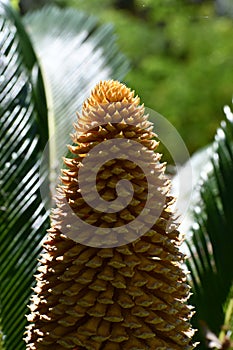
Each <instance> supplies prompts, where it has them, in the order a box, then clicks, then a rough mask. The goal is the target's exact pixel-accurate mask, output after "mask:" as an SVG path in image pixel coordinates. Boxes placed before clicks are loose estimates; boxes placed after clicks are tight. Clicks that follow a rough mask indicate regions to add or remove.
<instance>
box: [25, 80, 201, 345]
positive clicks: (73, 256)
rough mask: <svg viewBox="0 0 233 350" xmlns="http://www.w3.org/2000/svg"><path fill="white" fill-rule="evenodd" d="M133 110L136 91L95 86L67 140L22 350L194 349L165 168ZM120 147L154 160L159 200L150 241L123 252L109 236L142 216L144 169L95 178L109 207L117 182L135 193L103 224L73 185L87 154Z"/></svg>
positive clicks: (125, 240) (117, 164)
mask: <svg viewBox="0 0 233 350" xmlns="http://www.w3.org/2000/svg"><path fill="white" fill-rule="evenodd" d="M139 102H140V101H139V98H138V97H134V92H133V91H131V90H130V89H129V88H127V87H126V86H125V85H123V84H121V83H119V82H117V81H112V80H111V81H104V82H100V83H99V84H98V85H97V86H96V87H95V88H94V90H93V91H92V93H91V96H90V98H89V99H87V100H86V101H85V102H84V104H83V110H82V115H80V116H79V118H78V122H77V124H76V125H75V134H74V135H72V137H73V141H74V144H75V145H73V146H69V149H70V151H71V152H72V153H73V157H72V158H71V159H68V158H65V159H64V162H65V164H66V167H67V168H66V169H65V170H63V177H62V182H63V184H62V186H60V187H59V189H58V190H57V198H56V201H57V208H56V209H55V210H54V211H53V214H52V216H51V222H52V223H51V228H50V229H49V230H48V236H47V239H46V241H45V243H44V244H43V248H44V253H43V254H42V257H41V261H40V262H41V264H40V266H39V268H38V274H37V276H36V279H37V285H36V287H35V288H34V292H35V294H34V295H33V297H32V300H31V305H30V311H31V313H30V315H29V316H28V321H29V322H30V324H29V326H28V327H27V332H26V343H27V350H29V349H30V350H34V349H38V350H47V349H54V350H61V349H73V350H83V349H88V350H129V349H130V350H145V349H149V350H152V349H153V350H168V349H169V350H189V349H193V348H194V347H195V345H193V344H192V340H191V339H192V335H193V330H192V329H191V326H190V322H189V321H190V317H191V316H192V307H190V306H188V305H187V304H186V301H187V299H188V297H189V287H188V285H187V284H186V274H185V273H184V271H183V270H182V267H181V264H182V262H183V259H184V256H183V254H182V253H181V252H180V251H179V245H180V243H181V238H180V233H179V231H178V230H177V224H176V223H175V219H174V218H173V214H172V212H171V209H170V207H171V204H172V203H173V198H172V197H171V196H169V194H168V192H169V181H168V180H167V179H166V176H165V175H164V167H165V166H164V164H161V163H160V162H159V160H160V155H159V154H158V153H156V152H154V150H155V149H156V147H157V144H158V143H157V142H156V141H154V140H152V138H154V137H155V135H154V134H153V133H152V131H151V130H152V127H151V123H150V122H148V120H147V116H146V115H144V107H143V105H139ZM100 124H101V125H100ZM117 138H118V139H119V138H125V139H130V140H134V141H137V142H139V143H140V144H141V145H142V147H144V148H145V149H146V150H147V152H148V154H149V156H150V157H151V154H153V158H152V159H153V162H151V164H147V166H148V167H149V168H151V169H152V170H153V171H152V175H153V177H154V184H155V185H156V190H157V191H158V193H160V196H161V197H162V198H163V199H164V202H163V207H162V210H161V213H160V214H159V216H158V217H152V216H151V215H150V212H148V216H147V219H146V220H148V221H150V222H151V225H150V228H149V229H148V231H147V232H145V233H144V234H143V235H141V236H140V237H139V236H135V237H134V238H135V239H134V240H133V236H132V237H131V238H130V237H128V236H127V232H126V233H124V230H123V231H122V232H123V233H122V236H121V238H120V239H121V242H122V244H121V245H119V244H117V239H118V238H117V236H116V235H115V236H114V235H113V234H112V231H111V228H113V227H122V228H124V226H125V225H126V224H127V223H128V222H130V221H132V220H134V219H135V218H136V217H137V216H138V215H139V214H140V212H141V211H142V208H143V207H144V205H145V202H146V200H147V196H148V188H147V179H146V178H145V174H144V173H143V171H142V170H141V168H140V167H138V166H137V164H135V163H134V162H131V161H130V160H126V159H115V160H112V161H108V162H106V164H104V166H102V167H101V169H100V170H99V172H98V176H97V178H96V184H97V189H98V192H99V194H100V195H101V196H102V198H103V199H104V200H105V201H109V202H111V201H112V200H114V199H116V197H117V192H116V184H117V182H118V181H119V180H122V179H126V180H130V181H131V183H132V185H133V189H134V196H133V199H132V201H131V202H130V204H128V206H127V208H125V209H122V210H120V211H119V212H117V213H115V212H114V213H107V214H105V213H103V212H101V211H98V210H96V209H94V208H92V207H91V206H90V205H89V204H87V203H86V202H85V201H84V199H83V198H82V195H81V192H80V189H79V182H78V180H77V179H78V173H79V169H80V166H81V163H82V160H83V159H84V158H85V156H86V155H87V154H88V152H89V151H90V150H91V149H92V148H93V147H95V146H96V145H98V144H100V143H101V142H103V141H105V140H108V139H117ZM150 157H149V158H148V159H151V158H150ZM146 161H147V159H145V162H146ZM94 166H95V164H93V167H94ZM87 177H88V174H87ZM67 203H68V204H69V206H68V207H69V208H70V210H67ZM70 212H71V213H70ZM74 213H75V215H77V216H78V217H79V218H80V219H81V220H83V221H85V222H87V223H88V224H89V225H92V226H94V227H95V228H96V232H97V234H96V235H93V236H92V235H91V234H90V233H89V232H88V230H87V232H83V231H81V230H78V228H77V227H76V226H75V225H72V217H73V216H74ZM142 226H143V223H142ZM101 228H109V235H111V234H112V237H111V240H112V247H106V246H105V245H104V242H102V241H101V239H102V238H101V234H100V237H99V239H96V236H97V237H98V232H99V231H98V230H100V231H101ZM130 234H131V235H132V232H131V233H130ZM76 238H77V239H76ZM79 238H80V239H79ZM98 241H99V247H98ZM79 242H81V243H79ZM114 242H115V243H116V244H115V243H114ZM102 243H103V244H102ZM101 244H102V245H101ZM114 244H115V246H114Z"/></svg>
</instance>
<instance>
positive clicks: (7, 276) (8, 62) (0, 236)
mask: <svg viewBox="0 0 233 350" xmlns="http://www.w3.org/2000/svg"><path fill="white" fill-rule="evenodd" d="M0 35H1V37H0V46H1V49H0V51H1V63H0V77H1V85H0V100H1V109H0V120H1V129H0V138H1V147H0V148H1V158H0V183H1V196H0V210H1V215H0V247H1V253H0V266H1V270H0V279H1V283H0V284H1V291H0V297H1V299H0V306H1V323H2V330H3V334H4V344H5V347H6V349H9V350H10V349H12V350H13V349H17V350H20V349H24V348H25V346H24V343H23V341H22V334H23V331H24V327H25V323H26V319H25V317H24V314H25V311H26V304H27V302H28V298H29V295H30V293H31V292H30V287H31V285H32V282H33V276H32V274H33V271H34V269H35V267H36V258H37V256H38V253H39V251H40V241H41V239H42V238H43V236H44V231H45V229H46V227H47V225H48V213H46V211H45V209H44V207H43V205H42V203H41V199H40V192H39V175H38V171H39V165H40V157H41V154H42V150H43V148H44V146H45V140H46V138H47V135H48V128H47V123H44V120H46V115H43V118H44V120H43V118H42V115H41V109H39V108H37V107H38V104H37V99H36V96H38V95H40V103H42V105H43V106H44V107H45V110H46V100H45V99H43V96H44V93H43V85H42V82H41V80H40V71H39V68H38V65H37V62H36V57H35V54H34V52H33V49H32V46H31V44H30V41H29V39H28V37H27V34H26V33H25V32H24V30H23V27H22V26H21V25H20V20H19V18H18V17H17V15H16V14H15V13H14V12H13V11H12V10H11V8H10V7H8V6H7V5H5V4H4V3H2V2H1V3H0ZM22 42H23V44H22ZM33 72H37V76H36V77H35V78H34V82H33V79H32V74H34V73H33ZM42 127H43V130H44V133H43V136H41V135H40V130H41V129H42Z"/></svg>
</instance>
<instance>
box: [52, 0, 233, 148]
mask: <svg viewBox="0 0 233 350" xmlns="http://www.w3.org/2000/svg"><path fill="white" fill-rule="evenodd" d="M54 1H55V2H56V4H58V5H60V6H68V5H69V6H74V7H76V8H78V9H82V10H85V11H87V12H88V13H93V14H95V15H96V14H98V18H100V21H101V22H112V23H114V26H115V31H116V33H117V36H118V43H119V47H120V48H121V50H122V51H123V52H124V53H125V54H126V55H127V56H128V57H129V58H130V60H131V65H132V66H131V70H130V72H129V73H128V75H126V77H125V82H126V83H127V84H128V85H129V86H130V87H132V88H134V89H135V90H136V92H137V93H138V94H139V95H140V97H141V99H142V101H143V102H144V104H145V105H146V106H147V107H149V108H151V109H154V110H156V111H157V112H159V113H160V114H162V115H164V116H165V117H166V118H168V120H170V121H171V122H172V123H173V125H174V126H175V127H176V128H177V130H178V131H179V133H180V134H181V136H182V137H183V139H184V141H185V143H186V144H187V147H188V149H189V151H190V152H191V153H193V152H194V151H196V150H197V149H198V148H200V147H202V146H204V145H206V144H207V143H209V142H210V141H211V140H212V139H213V136H214V133H215V130H216V127H217V126H218V125H219V122H220V120H221V119H222V118H223V113H222V110H221V109H222V106H224V105H225V104H229V103H230V100H231V97H232V80H231V79H229V78H230V76H232V71H233V55H232V52H233V40H232V37H233V20H232V18H230V17H227V16H219V14H218V13H217V11H216V6H215V5H214V1H198V2H194V1H188V0H180V1H179V0H156V1H154V0H144V1H143V0H140V1H139V0H138V1H134V2H133V1H113V0H102V1H101V7H100V2H99V1H98V0H92V1H83V0H54ZM124 3H125V4H126V3H128V7H129V9H123V8H121V9H119V7H124ZM133 3H134V6H133V5H131V7H130V4H133Z"/></svg>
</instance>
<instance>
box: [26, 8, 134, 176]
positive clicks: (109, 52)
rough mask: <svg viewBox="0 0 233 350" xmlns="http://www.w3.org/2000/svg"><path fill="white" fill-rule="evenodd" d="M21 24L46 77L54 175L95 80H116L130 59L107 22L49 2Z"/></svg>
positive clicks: (124, 70) (120, 77) (125, 69)
mask: <svg viewBox="0 0 233 350" xmlns="http://www.w3.org/2000/svg"><path fill="white" fill-rule="evenodd" d="M45 19H49V20H45ZM58 19H59V25H58V23H57V22H58ZM24 22H25V25H26V28H27V29H28V32H29V33H30V37H31V38H32V40H33V43H34V47H35V50H36V52H37V55H38V58H39V60H40V63H41V67H42V71H43V76H44V78H45V83H46V92H47V98H48V104H49V132H50V155H51V160H52V162H51V169H50V170H51V174H52V173H53V171H54V170H55V172H56V174H55V175H53V178H57V177H58V176H57V175H58V174H59V172H60V168H61V165H62V163H61V162H62V156H63V155H64V154H66V153H67V148H66V144H67V143H70V136H69V134H70V133H71V132H72V131H73V130H72V125H73V123H74V122H75V121H76V112H77V111H80V109H81V105H82V102H83V101H84V100H85V99H86V98H87V96H88V95H89V93H90V90H91V89H92V87H93V86H95V85H96V84H97V83H98V82H99V81H100V80H105V79H108V78H109V77H111V78H112V79H119V80H121V79H122V78H123V76H124V75H125V74H126V72H127V70H128V68H129V62H128V60H127V59H126V58H125V56H123V55H122V54H121V53H120V52H119V50H118V48H117V46H116V43H115V35H114V33H113V28H112V26H111V25H110V24H107V25H101V26H100V25H98V21H97V18H95V17H93V16H91V17H90V16H89V15H87V14H86V13H84V12H80V11H78V10H75V9H73V8H72V9H71V8H67V9H59V8H58V7H50V6H48V7H45V8H43V9H42V10H40V11H35V12H32V13H30V14H27V15H26V16H25V18H24ZM41 23H43V25H41ZM48 43H49V45H48Z"/></svg>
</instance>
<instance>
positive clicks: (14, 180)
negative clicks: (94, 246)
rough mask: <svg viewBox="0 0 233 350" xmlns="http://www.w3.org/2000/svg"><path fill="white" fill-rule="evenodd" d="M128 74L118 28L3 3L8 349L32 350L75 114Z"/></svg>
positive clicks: (0, 256) (0, 109)
mask: <svg viewBox="0 0 233 350" xmlns="http://www.w3.org/2000/svg"><path fill="white" fill-rule="evenodd" d="M26 29H27V31H28V32H26ZM28 33H29V34H28ZM110 47H111V50H110V49H109V48H110ZM127 69H128V62H127V60H126V59H125V57H124V56H123V55H122V54H121V53H119V50H118V48H117V47H116V45H115V38H114V34H113V30H112V28H111V26H109V25H104V26H100V25H99V24H98V21H97V19H96V18H93V17H92V16H89V15H87V14H85V13H82V12H79V11H76V10H74V9H72V10H70V9H66V10H60V9H58V8H56V7H46V8H44V9H41V10H40V11H38V12H35V13H31V14H28V15H26V17H24V18H23V19H22V18H20V17H19V15H18V14H17V13H15V12H14V11H13V10H12V8H11V7H10V5H9V4H8V2H7V1H0V152H1V156H0V310H1V314H0V323H1V325H0V326H1V330H2V337H1V336H0V338H3V343H4V348H5V349H7V350H23V349H25V343H24V341H23V333H24V330H25V324H26V318H25V313H26V310H27V304H28V302H29V298H30V295H31V292H32V291H31V286H32V284H33V280H34V278H33V273H34V272H35V269H36V265H37V257H38V255H39V253H40V251H41V242H42V240H43V238H44V236H45V233H46V229H47V228H48V227H49V220H48V212H49V211H48V206H47V209H46V208H45V207H44V204H45V203H48V202H49V201H50V187H51V185H52V186H54V184H53V183H52V181H51V178H50V174H51V170H54V168H55V167H56V166H57V165H56V160H57V159H59V158H60V156H59V155H60V154H61V153H62V151H61V150H62V149H63V147H65V144H66V143H67V142H68V141H67V140H66V138H67V139H68V140H69V132H71V131H72V123H73V121H74V120H75V111H76V110H78V109H79V108H80V106H81V103H82V101H83V100H84V98H86V96H87V92H88V90H89V87H90V86H93V85H94V84H95V83H97V81H99V80H100V79H106V78H109V77H114V78H117V79H122V77H123V75H124V74H125V73H126V71H127ZM74 97H75V98H74ZM54 135H55V136H54ZM53 136H54V138H53ZM49 139H56V140H59V142H57V143H54V142H50V143H49V145H48V146H47V149H48V150H49V152H47V154H49V156H48V157H47V158H46V157H44V162H43V167H40V163H41V159H42V156H43V153H44V148H45V146H46V144H47V142H48V140H49ZM60 140H63V144H62V143H61V142H60ZM39 173H40V175H41V176H40V177H39ZM40 185H41V186H42V185H43V188H44V193H46V197H44V198H43V199H44V201H42V198H41V195H40ZM0 347H1V345H0Z"/></svg>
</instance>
